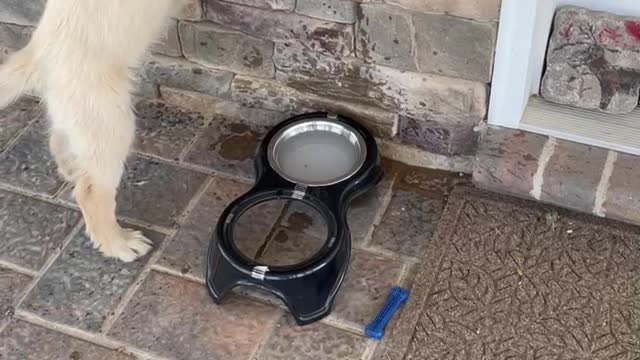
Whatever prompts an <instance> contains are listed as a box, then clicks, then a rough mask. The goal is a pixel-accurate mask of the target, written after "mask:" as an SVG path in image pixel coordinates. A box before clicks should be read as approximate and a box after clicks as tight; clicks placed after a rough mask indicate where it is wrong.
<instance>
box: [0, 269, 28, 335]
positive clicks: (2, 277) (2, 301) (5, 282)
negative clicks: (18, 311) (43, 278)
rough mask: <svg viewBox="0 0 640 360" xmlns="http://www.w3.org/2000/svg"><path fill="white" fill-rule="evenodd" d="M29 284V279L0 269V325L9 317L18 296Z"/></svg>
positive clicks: (26, 276)
mask: <svg viewBox="0 0 640 360" xmlns="http://www.w3.org/2000/svg"><path fill="white" fill-rule="evenodd" d="M29 282H31V277H30V276H28V275H24V274H20V273H17V272H15V271H11V270H9V269H3V268H0V289H2V291H1V292H0V324H2V321H3V320H4V319H5V318H8V317H9V316H11V315H12V314H13V312H14V310H15V306H16V305H17V302H18V300H19V297H20V295H22V292H23V291H24V290H25V288H26V287H27V285H28V284H29Z"/></svg>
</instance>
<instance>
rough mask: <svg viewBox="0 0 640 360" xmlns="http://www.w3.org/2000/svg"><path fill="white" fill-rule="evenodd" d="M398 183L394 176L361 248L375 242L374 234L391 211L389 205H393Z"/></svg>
mask: <svg viewBox="0 0 640 360" xmlns="http://www.w3.org/2000/svg"><path fill="white" fill-rule="evenodd" d="M396 181H398V175H397V174H394V175H393V177H392V178H391V184H390V185H389V191H387V192H386V193H385V194H384V196H383V198H382V203H381V204H380V208H379V209H378V211H377V212H376V216H375V217H374V218H373V222H372V223H371V226H370V227H369V230H368V231H367V234H366V235H365V237H364V240H363V241H362V245H361V246H362V247H363V248H367V247H369V245H370V244H371V241H372V240H373V234H374V233H375V231H376V228H378V226H379V225H380V223H382V219H383V218H384V216H385V214H386V213H387V210H388V209H389V204H391V199H392V198H393V193H394V189H393V188H394V186H395V183H396Z"/></svg>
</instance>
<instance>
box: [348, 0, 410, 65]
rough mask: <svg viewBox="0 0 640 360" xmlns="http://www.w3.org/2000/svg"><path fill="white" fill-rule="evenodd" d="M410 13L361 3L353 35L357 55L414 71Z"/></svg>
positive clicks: (391, 7) (384, 6)
mask: <svg viewBox="0 0 640 360" xmlns="http://www.w3.org/2000/svg"><path fill="white" fill-rule="evenodd" d="M413 39H414V34H413V29H412V25H411V13H410V12H408V11H404V10H402V9H400V8H397V7H394V6H386V5H380V4H363V5H362V7H361V15H360V20H359V22H358V32H357V38H356V49H357V53H358V57H359V58H362V59H364V60H365V61H367V62H373V63H376V64H381V65H387V66H391V67H394V68H397V69H403V70H411V71H415V70H416V69H417V67H416V62H415V49H414V46H413V44H414V41H413Z"/></svg>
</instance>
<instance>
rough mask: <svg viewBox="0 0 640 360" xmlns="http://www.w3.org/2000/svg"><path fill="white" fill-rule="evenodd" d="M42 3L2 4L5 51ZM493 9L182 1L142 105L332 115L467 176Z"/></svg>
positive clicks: (488, 67) (434, 1)
mask: <svg viewBox="0 0 640 360" xmlns="http://www.w3.org/2000/svg"><path fill="white" fill-rule="evenodd" d="M44 1H45V0H0V22H3V23H4V24H0V51H1V52H3V53H8V52H9V51H12V50H13V49H16V48H20V47H22V46H24V44H25V43H26V41H27V40H28V38H29V36H30V33H31V31H32V26H33V25H34V24H35V23H36V22H37V19H38V17H39V16H40V13H41V10H42V6H43V3H44ZM499 5H500V0H468V1H463V0H384V1H383V0H359V1H349V0H322V1H320V0H225V1H222V0H189V6H188V7H187V8H186V9H185V11H184V12H183V13H182V14H181V15H180V16H179V18H178V19H175V20H173V21H172V22H171V26H170V27H169V28H168V32H167V34H166V36H165V40H164V41H163V42H162V43H159V44H157V45H155V46H154V47H153V53H154V54H153V55H152V56H151V57H150V58H149V60H148V61H146V62H145V64H144V65H143V67H142V69H141V70H140V79H141V81H140V86H139V89H138V94H139V95H144V96H162V97H164V98H165V100H167V101H179V102H180V103H181V104H182V105H183V106H188V105H185V101H186V100H189V101H193V102H197V101H199V102H200V103H201V101H202V97H203V96H211V97H218V98H222V99H227V100H233V101H235V102H239V103H241V104H243V105H246V106H250V107H259V108H266V109H274V110H280V111H283V110H284V111H287V112H301V111H309V110H328V111H336V112H340V113H343V114H346V115H350V116H353V117H355V118H357V119H359V120H361V121H363V122H365V124H366V125H367V126H369V128H370V129H372V131H373V132H374V133H375V134H376V136H378V137H379V138H380V139H381V144H382V148H383V151H385V152H387V155H389V156H392V157H394V158H396V159H399V160H401V161H405V162H409V163H413V164H416V165H423V166H434V167H441V168H452V169H455V170H463V171H468V170H469V169H470V161H471V158H472V155H473V154H474V153H475V150H476V147H477V135H476V132H475V131H474V128H475V127H476V126H477V125H479V124H480V123H482V121H484V118H485V115H486V111H487V102H488V91H489V90H488V89H489V87H488V83H489V81H490V79H491V72H492V65H493V55H494V46H495V41H496V33H497V17H498V11H499ZM178 99H179V100H178ZM185 99H186V100H185ZM187 104H188V103H187Z"/></svg>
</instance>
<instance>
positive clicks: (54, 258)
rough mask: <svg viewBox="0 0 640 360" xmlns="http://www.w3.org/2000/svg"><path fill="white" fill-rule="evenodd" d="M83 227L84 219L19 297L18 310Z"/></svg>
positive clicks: (79, 221)
mask: <svg viewBox="0 0 640 360" xmlns="http://www.w3.org/2000/svg"><path fill="white" fill-rule="evenodd" d="M83 226H84V221H83V220H82V219H80V220H78V223H77V224H76V225H75V226H74V227H73V229H72V230H71V231H70V232H69V234H67V237H66V238H65V239H64V241H63V242H62V244H61V245H60V247H59V248H58V249H57V250H56V251H55V252H54V253H53V255H51V257H50V258H49V259H48V260H47V261H46V262H45V264H44V265H43V266H42V268H41V269H40V271H39V272H38V274H37V275H36V276H35V277H34V278H33V279H32V280H31V282H30V283H29V285H27V287H26V288H25V289H24V291H23V293H22V295H21V296H20V297H19V299H18V301H17V302H16V308H19V307H20V306H22V303H23V302H24V301H25V300H26V299H27V296H29V293H31V290H33V289H34V288H35V287H36V285H37V284H38V282H39V281H40V279H42V277H43V276H44V275H45V274H46V273H47V271H48V270H49V268H50V267H51V265H53V263H54V262H55V261H56V260H58V258H59V257H60V254H62V252H63V251H64V250H65V249H66V248H67V246H69V244H70V243H71V242H72V241H73V239H74V238H75V237H76V235H78V233H79V232H80V230H81V229H82V227H83Z"/></svg>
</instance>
